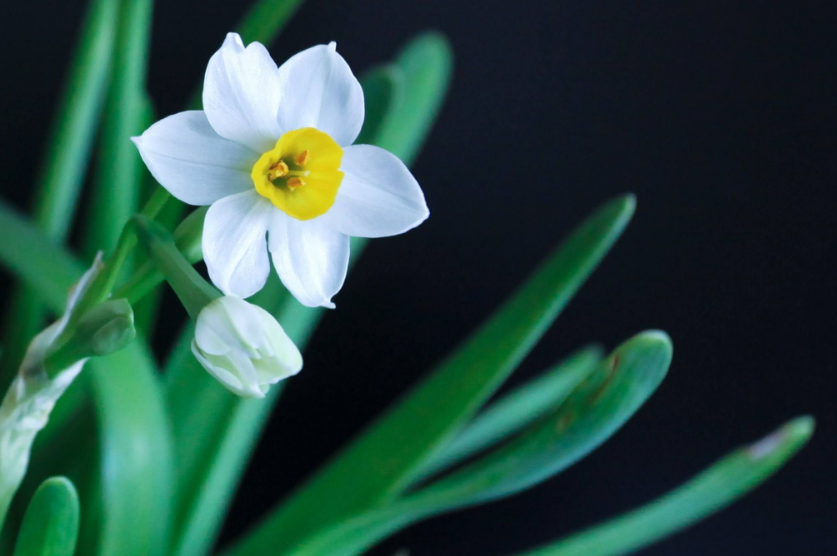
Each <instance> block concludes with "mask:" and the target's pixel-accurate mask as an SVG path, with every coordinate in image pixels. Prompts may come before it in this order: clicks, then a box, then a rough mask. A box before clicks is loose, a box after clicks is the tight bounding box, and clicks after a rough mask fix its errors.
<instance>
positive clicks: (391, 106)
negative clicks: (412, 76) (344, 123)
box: [355, 64, 405, 145]
mask: <svg viewBox="0 0 837 556" xmlns="http://www.w3.org/2000/svg"><path fill="white" fill-rule="evenodd" d="M360 81H361V85H363V98H364V101H365V103H366V113H365V114H364V117H363V128H362V129H361V130H360V135H358V136H357V139H356V140H355V143H357V144H361V145H362V144H369V143H373V142H375V140H376V138H378V137H380V136H381V132H382V130H383V128H384V127H385V126H386V123H387V120H388V119H389V118H390V115H391V114H393V113H394V112H395V111H396V110H397V109H398V108H397V107H398V106H399V105H400V104H401V101H402V96H403V95H404V93H405V91H404V72H403V71H401V69H400V68H399V67H398V66H396V65H394V64H387V65H385V66H380V67H377V68H374V69H372V70H369V71H367V72H366V74H364V76H363V77H362V78H361V80H360Z"/></svg>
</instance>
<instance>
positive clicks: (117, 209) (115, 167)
mask: <svg viewBox="0 0 837 556" xmlns="http://www.w3.org/2000/svg"><path fill="white" fill-rule="evenodd" d="M152 6H153V0H124V1H123V2H121V3H120V13H119V30H118V33H117V40H116V50H115V55H114V65H115V67H117V68H119V71H116V72H114V74H113V79H112V80H111V86H110V90H109V91H108V102H107V107H106V113H105V119H104V124H103V127H102V141H101V149H100V151H101V152H100V156H99V159H98V160H99V163H98V168H97V171H96V180H95V182H94V184H93V185H94V187H93V191H92V195H91V199H90V211H89V213H88V218H87V230H86V234H85V238H84V239H85V241H84V247H85V249H84V251H85V253H86V255H87V256H88V257H93V256H94V255H95V254H96V252H98V251H105V252H109V251H111V250H112V249H113V248H114V247H115V246H116V241H117V239H118V238H119V234H120V232H121V231H122V227H123V226H124V225H125V223H126V222H127V221H128V219H129V218H130V217H131V215H133V214H134V213H135V212H137V210H138V208H139V199H140V186H141V178H142V176H143V173H144V172H145V168H144V166H143V164H142V163H141V161H140V156H139V152H137V149H136V147H135V146H134V145H133V144H132V143H131V137H133V136H135V135H139V134H140V133H142V131H143V124H144V123H145V120H146V118H147V117H148V104H147V98H146V92H145V74H146V66H147V65H148V46H149V42H150V36H151V12H152Z"/></svg>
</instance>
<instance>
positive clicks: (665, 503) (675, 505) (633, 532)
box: [517, 417, 814, 556]
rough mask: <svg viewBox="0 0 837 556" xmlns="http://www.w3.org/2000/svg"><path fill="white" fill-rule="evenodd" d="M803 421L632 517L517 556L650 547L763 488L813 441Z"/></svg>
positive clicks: (576, 555) (610, 553) (586, 555)
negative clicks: (763, 485) (769, 479)
mask: <svg viewBox="0 0 837 556" xmlns="http://www.w3.org/2000/svg"><path fill="white" fill-rule="evenodd" d="M813 429H814V421H813V419H811V418H810V417H800V418H797V419H794V420H793V421H790V422H788V423H786V424H785V425H783V426H782V427H781V428H779V429H778V430H777V431H775V432H774V433H772V434H771V435H769V436H767V437H765V438H763V439H762V440H760V441H758V442H755V443H753V444H750V445H749V446H745V447H743V448H739V449H738V450H735V451H733V452H732V453H730V454H728V455H727V456H725V457H724V458H722V459H721V460H719V461H717V462H716V463H715V464H713V465H712V466H710V467H709V468H707V469H706V470H704V471H703V472H701V473H700V474H698V475H696V476H695V477H693V478H692V479H691V480H689V481H688V482H686V483H684V484H683V485H681V486H680V487H678V488H677V489H675V490H673V491H671V492H669V493H668V494H666V495H664V496H663V497H661V498H658V499H657V500H655V501H654V502H651V503H650V504H647V505H645V506H643V507H640V508H638V509H636V510H634V511H632V512H629V513H627V514H625V515H622V516H620V517H617V518H615V519H613V520H611V521H608V522H605V523H603V524H601V525H597V526H594V527H591V528H589V529H586V530H584V531H581V532H579V533H576V534H575V535H572V536H570V537H568V538H566V539H563V540H559V541H557V542H555V543H553V544H550V545H546V546H542V547H540V548H537V549H534V550H530V551H527V552H523V553H520V554H518V555H517V556H618V555H621V554H628V553H631V552H633V551H635V550H637V549H639V548H642V547H644V546H648V545H650V544H652V543H654V542H656V541H658V540H661V539H663V538H665V537H667V536H669V535H672V534H674V533H677V532H678V531H680V530H682V529H685V528H686V527H689V526H691V525H693V524H694V523H695V522H697V521H699V520H701V519H703V518H705V517H708V516H709V515H711V514H712V513H714V512H716V511H718V510H721V509H723V508H724V507H725V506H727V505H729V504H731V503H732V502H734V501H735V500H737V499H738V498H740V497H741V496H743V495H744V494H746V493H748V492H749V491H751V490H753V489H754V488H756V487H757V486H759V485H760V484H761V483H762V482H764V481H766V480H767V479H768V478H770V477H771V476H772V475H773V474H774V473H775V472H777V471H778V470H779V469H780V468H781V467H782V466H783V465H784V464H785V463H786V462H787V461H788V460H789V459H790V458H791V457H793V456H794V455H795V454H796V453H797V452H798V451H799V450H800V449H801V448H802V447H803V446H804V445H805V444H806V443H807V442H808V439H809V438H810V437H811V435H812V433H813Z"/></svg>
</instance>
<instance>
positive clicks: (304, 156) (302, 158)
mask: <svg viewBox="0 0 837 556" xmlns="http://www.w3.org/2000/svg"><path fill="white" fill-rule="evenodd" d="M310 158H311V153H309V152H308V149H305V150H304V151H302V152H301V153H299V154H298V155H296V157H295V158H294V162H296V163H297V164H298V165H299V166H305V163H306V162H308V160H309V159H310Z"/></svg>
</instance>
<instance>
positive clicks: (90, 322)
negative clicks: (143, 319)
mask: <svg viewBox="0 0 837 556" xmlns="http://www.w3.org/2000/svg"><path fill="white" fill-rule="evenodd" d="M77 335H78V336H79V337H81V338H87V342H86V343H87V348H88V349H89V351H90V354H91V355H97V356H102V355H109V354H111V353H114V352H117V351H119V350H121V349H123V348H124V347H125V346H127V345H128V344H129V343H131V341H132V340H133V339H134V336H136V330H135V329H134V311H133V310H132V309H131V304H130V303H128V301H127V300H126V299H111V300H109V301H104V302H102V303H100V304H98V305H96V306H95V307H93V308H92V309H90V311H88V312H87V313H86V314H85V315H84V316H83V317H81V320H80V321H79V323H78V331H77Z"/></svg>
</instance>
